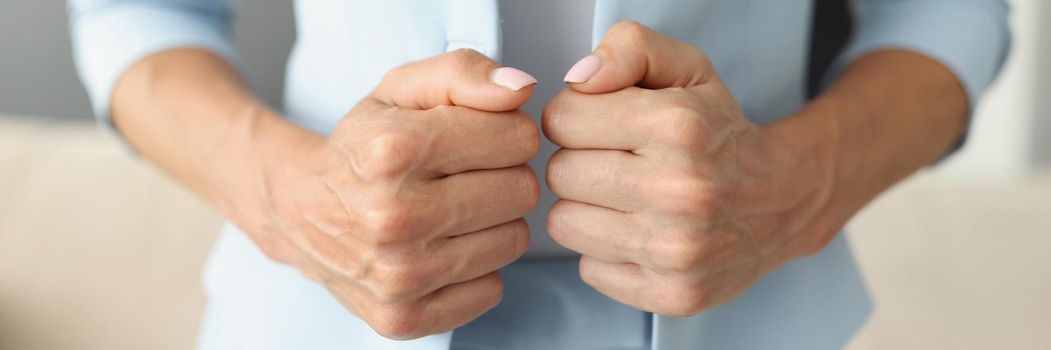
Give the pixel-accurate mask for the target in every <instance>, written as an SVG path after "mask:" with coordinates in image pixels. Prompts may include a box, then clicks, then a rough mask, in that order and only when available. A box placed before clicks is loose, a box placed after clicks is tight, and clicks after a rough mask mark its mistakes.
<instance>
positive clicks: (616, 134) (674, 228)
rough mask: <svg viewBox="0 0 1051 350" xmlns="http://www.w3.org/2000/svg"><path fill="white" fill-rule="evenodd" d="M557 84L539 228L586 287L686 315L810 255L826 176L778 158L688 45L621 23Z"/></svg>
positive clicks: (769, 138) (773, 142)
mask: <svg viewBox="0 0 1051 350" xmlns="http://www.w3.org/2000/svg"><path fill="white" fill-rule="evenodd" d="M566 80H567V81H568V82H570V83H571V86H570V88H569V89H566V90H564V91H562V92H561V93H560V94H559V95H558V96H556V97H555V98H554V99H553V100H552V101H550V103H549V104H548V105H547V107H546V108H545V111H544V116H543V130H544V133H545V134H546V135H547V137H548V138H550V139H551V141H552V142H554V143H556V144H558V145H559V146H561V147H562V149H560V150H559V151H558V152H557V153H556V154H555V155H554V156H553V157H552V159H551V160H550V163H549V164H548V168H547V182H548V185H549V186H550V188H551V191H552V192H553V193H554V194H555V195H557V196H558V197H560V198H561V200H560V201H558V202H557V203H556V204H555V205H554V207H552V209H551V211H550V214H549V218H548V231H549V232H550V234H551V235H552V237H553V238H554V239H555V241H557V242H558V243H560V244H561V245H563V246H565V247H567V248H569V249H572V250H575V251H577V252H580V253H581V254H582V255H583V257H582V258H581V259H580V273H581V275H582V278H583V279H584V281H585V282H587V283H588V284H589V285H591V286H593V287H594V288H596V289H597V290H598V291H600V292H602V293H604V294H606V295H608V296H610V297H612V298H614V299H616V300H618V301H621V302H623V303H625V304H628V305H632V306H635V307H637V308H640V309H643V310H647V311H652V312H655V313H659V314H663V315H671V316H689V315H694V314H697V313H698V312H700V311H702V310H704V309H706V308H709V307H712V306H716V305H718V304H721V303H724V302H726V301H728V300H731V299H733V298H735V297H736V296H738V295H740V294H741V293H742V292H743V291H744V290H745V289H746V288H747V287H749V286H750V285H751V284H752V283H753V282H754V281H755V280H756V279H757V278H758V277H759V276H761V275H763V274H764V273H766V272H768V271H770V270H772V269H774V268H776V267H777V266H780V265H781V264H782V263H784V262H785V261H787V260H788V259H791V258H795V257H799V256H802V255H806V254H809V253H812V252H815V251H816V250H817V249H820V247H821V246H822V244H823V243H822V242H823V241H822V240H821V239H818V238H817V235H811V234H807V232H811V231H814V230H810V229H804V228H805V227H804V226H807V225H808V224H809V223H810V222H809V220H810V219H811V218H812V217H813V216H814V215H815V214H816V213H817V211H818V210H819V209H820V207H821V206H822V205H823V204H824V203H825V201H826V200H827V197H828V193H829V189H830V185H829V183H828V182H829V181H828V179H829V177H830V176H831V170H830V169H826V168H824V167H821V166H816V165H813V166H811V164H810V161H811V160H809V159H791V158H790V157H788V156H786V155H785V154H786V153H783V152H781V151H780V147H781V145H783V144H785V143H783V142H781V141H783V140H779V139H778V136H777V134H776V133H768V132H766V130H764V128H762V127H760V126H758V125H756V124H753V123H752V122H750V121H749V120H748V119H747V118H746V117H745V115H744V113H743V112H742V111H741V108H740V107H739V106H738V104H737V102H736V101H735V100H734V97H733V96H732V95H731V94H730V91H729V90H728V89H727V88H726V86H724V85H723V84H722V82H721V81H720V80H719V77H718V75H717V74H716V72H715V71H714V69H713V68H712V65H711V64H710V63H709V61H708V60H707V58H706V57H705V56H704V55H703V54H702V53H701V52H700V51H698V50H697V49H695V48H693V47H691V46H690V45H688V44H686V43H683V42H680V41H677V40H675V39H672V38H669V37H666V36H663V35H661V34H659V33H657V32H655V31H653V30H651V29H649V28H647V27H645V26H642V25H640V24H637V23H632V22H623V23H619V24H618V25H616V26H614V27H613V28H612V29H610V30H609V32H608V33H607V34H606V36H605V38H604V40H603V42H602V43H601V44H600V45H599V46H598V47H597V49H596V51H595V53H594V55H592V56H589V57H586V58H585V59H583V60H581V62H580V63H578V64H577V66H575V67H574V68H573V69H571V70H570V73H569V74H568V75H567V77H566ZM800 164H802V165H803V166H799V165H800Z"/></svg>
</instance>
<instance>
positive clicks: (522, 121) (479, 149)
mask: <svg viewBox="0 0 1051 350" xmlns="http://www.w3.org/2000/svg"><path fill="white" fill-rule="evenodd" d="M413 114H421V115H422V114H426V116H425V117H423V118H426V119H428V121H427V122H426V123H424V124H425V125H423V127H425V128H428V129H430V130H434V132H436V133H437V134H436V136H435V137H434V140H433V143H432V144H431V145H430V146H429V147H427V148H428V151H427V152H428V154H429V155H430V157H428V158H427V160H426V161H425V162H426V163H427V164H425V165H424V166H423V167H422V168H421V169H423V170H427V171H429V172H431V174H432V175H433V174H438V175H449V174H456V173H460V172H464V171H469V170H480V169H498V168H506V167H511V166H516V165H520V164H525V163H526V162H528V161H529V160H530V159H532V158H533V156H534V155H536V152H537V150H539V148H540V131H539V130H538V128H537V125H536V122H535V121H534V120H533V118H530V117H529V115H528V114H526V113H525V112H522V111H512V112H503V113H489V112H480V111H476V110H472V109H468V108H463V107H448V108H443V109H432V110H430V111H420V112H413Z"/></svg>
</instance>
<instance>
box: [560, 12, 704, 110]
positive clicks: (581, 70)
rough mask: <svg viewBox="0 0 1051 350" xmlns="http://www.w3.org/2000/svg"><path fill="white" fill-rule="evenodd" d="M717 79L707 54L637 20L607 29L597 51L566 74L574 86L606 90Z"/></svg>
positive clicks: (666, 86) (659, 86) (585, 90)
mask: <svg viewBox="0 0 1051 350" xmlns="http://www.w3.org/2000/svg"><path fill="white" fill-rule="evenodd" d="M713 79H716V75H715V71H714V70H713V69H712V66H711V63H710V62H709V61H708V59H707V57H705V56H704V54H702V53H701V52H700V51H699V50H697V49H696V48H694V47H693V46H691V45H690V44H687V43H685V42H682V41H679V40H676V39H673V38H671V37H668V36H666V35H663V34H660V33H658V32H656V31H654V30H653V29H650V28H649V27H646V26H644V25H642V24H639V23H637V22H631V21H625V22H620V23H617V24H615V25H613V26H612V27H610V29H609V30H608V31H607V32H606V35H605V36H604V37H603V38H602V42H601V43H600V44H599V45H598V46H597V47H596V48H595V52H594V53H593V54H592V55H591V56H588V57H585V58H584V59H582V60H581V61H580V62H578V63H577V64H576V65H574V66H573V68H570V71H569V72H568V73H567V74H566V79H565V80H566V81H567V82H569V83H571V84H570V86H571V88H572V89H574V90H576V91H580V92H585V93H606V92H611V91H617V90H620V89H623V88H626V87H629V86H640V87H644V88H649V89H662V88H668V87H687V86H693V85H699V84H703V83H706V82H708V81H710V80H713Z"/></svg>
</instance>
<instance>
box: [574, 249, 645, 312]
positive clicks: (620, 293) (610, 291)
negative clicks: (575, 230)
mask: <svg viewBox="0 0 1051 350" xmlns="http://www.w3.org/2000/svg"><path fill="white" fill-rule="evenodd" d="M580 279H581V280H583V281H584V283H587V285H589V286H591V287H592V288H595V290H597V291H598V292H599V293H602V294H605V295H606V296H608V297H610V298H613V300H616V301H619V302H620V303H622V304H625V305H629V306H633V307H636V308H639V309H642V310H645V311H652V309H648V308H646V307H647V303H646V299H647V298H648V297H650V293H649V292H648V291H647V290H648V289H650V288H654V287H655V286H654V285H653V279H651V278H650V276H649V275H648V274H647V273H646V272H645V271H644V270H643V269H642V268H641V267H639V265H635V264H632V263H623V262H608V261H603V260H601V259H597V258H595V257H590V256H587V255H584V256H581V257H580Z"/></svg>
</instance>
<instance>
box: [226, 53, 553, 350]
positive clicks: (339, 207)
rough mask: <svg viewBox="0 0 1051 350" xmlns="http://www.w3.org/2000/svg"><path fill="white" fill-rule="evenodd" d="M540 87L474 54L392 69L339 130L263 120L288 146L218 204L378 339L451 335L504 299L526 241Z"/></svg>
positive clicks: (535, 195)
mask: <svg viewBox="0 0 1051 350" xmlns="http://www.w3.org/2000/svg"><path fill="white" fill-rule="evenodd" d="M533 83H535V79H533V78H532V77H531V76H529V75H527V74H525V73H523V72H521V71H518V70H515V69H512V68H500V67H499V66H498V64H497V63H495V62H493V61H491V60H489V59H488V58H486V57H485V56H483V55H481V54H479V53H477V52H475V51H469V50H459V51H454V52H450V53H447V54H443V55H440V56H436V57H433V58H430V59H426V60H422V61H418V62H414V63H410V64H408V65H405V66H402V67H399V68H395V69H394V70H392V71H390V72H389V73H388V74H387V75H386V76H385V77H384V79H383V81H382V82H381V83H380V84H379V86H378V87H377V88H376V89H375V90H374V91H373V92H372V93H371V94H370V95H369V96H368V97H366V98H364V99H363V100H361V101H360V102H359V103H358V104H357V105H356V106H355V107H354V108H353V109H352V110H351V111H350V112H349V113H347V115H346V116H344V117H343V119H342V120H341V121H340V123H339V125H338V126H337V127H336V129H335V130H334V133H333V134H332V136H331V137H327V138H326V137H324V136H321V135H318V134H314V133H310V132H306V131H304V130H301V131H300V132H296V133H287V132H285V133H281V134H275V133H270V131H268V129H267V128H268V126H267V125H265V123H264V124H261V126H260V127H259V128H257V134H256V135H253V137H255V138H258V139H259V140H264V141H265V142H269V141H272V140H274V139H281V140H282V141H280V142H281V144H282V145H283V146H281V147H271V148H272V149H275V151H274V152H271V154H269V155H264V156H263V158H265V159H266V161H262V162H259V163H261V164H263V165H262V169H261V170H260V171H259V172H258V173H261V174H262V178H261V179H259V181H252V183H255V184H256V185H254V186H252V187H256V188H247V189H240V190H236V191H233V190H232V191H231V193H229V194H226V196H227V197H229V198H228V200H222V201H218V202H219V203H225V205H220V208H221V210H222V211H223V212H224V213H225V214H226V215H227V216H228V217H230V218H231V219H232V220H234V221H235V222H236V223H237V224H238V226H240V227H241V228H242V229H243V230H244V231H245V232H246V233H247V234H248V235H249V236H250V237H251V238H252V239H253V241H255V243H256V244H257V245H258V246H259V247H260V249H261V250H262V251H263V252H264V253H265V254H266V255H267V256H269V257H270V258H272V259H274V260H278V261H281V262H285V263H288V264H291V265H293V266H295V267H296V268H298V269H299V270H300V271H301V272H302V273H304V274H305V275H307V276H308V277H310V278H311V279H313V280H315V281H317V282H319V283H321V284H323V285H324V286H325V287H327V288H328V290H329V291H331V293H332V294H333V295H334V296H335V297H336V298H337V299H339V300H340V302H342V303H343V305H344V306H345V307H346V308H347V309H348V310H350V311H351V312H353V313H354V314H356V315H358V316H359V317H361V318H362V319H364V320H365V321H367V322H368V323H369V325H371V326H372V328H373V329H375V330H376V331H377V332H378V333H380V334H381V335H383V336H385V337H388V338H397V339H409V338H417V337H421V336H425V335H430V334H436V333H441V332H445V331H448V330H451V329H453V328H456V327H458V326H461V325H463V324H465V323H467V322H469V321H470V320H472V319H474V318H476V317H478V316H479V315H480V314H481V313H483V312H485V311H486V310H488V309H490V308H492V307H493V306H495V305H496V304H497V302H499V300H500V298H501V296H502V294H503V283H502V281H501V280H500V276H499V273H498V272H497V270H498V269H500V268H501V267H503V266H505V265H507V264H509V263H511V262H512V261H514V260H515V259H517V258H518V257H519V256H521V255H522V254H523V253H524V252H525V250H526V248H527V247H528V245H529V228H528V226H527V225H526V222H525V221H524V220H523V219H522V216H523V215H524V214H526V213H527V212H528V211H529V210H531V209H532V208H533V207H534V206H535V205H536V203H537V201H538V200H539V187H538V184H537V179H536V175H535V174H534V172H533V170H532V169H530V167H529V166H528V165H527V164H526V162H527V161H528V160H529V159H530V158H532V157H533V155H534V154H535V153H536V151H537V148H538V145H539V134H538V130H537V126H536V123H535V122H534V121H533V120H532V119H531V118H530V117H529V116H528V115H527V114H525V113H524V112H522V111H520V110H518V108H519V107H520V106H522V105H523V104H524V103H525V102H526V101H527V100H528V99H529V97H530V94H531V93H532V84H533ZM270 123H284V122H283V121H271V122H270ZM286 127H287V124H286ZM268 133H269V134H268ZM290 134H291V135H296V136H289V135H290ZM232 187H233V186H232ZM234 192H236V193H234Z"/></svg>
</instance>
